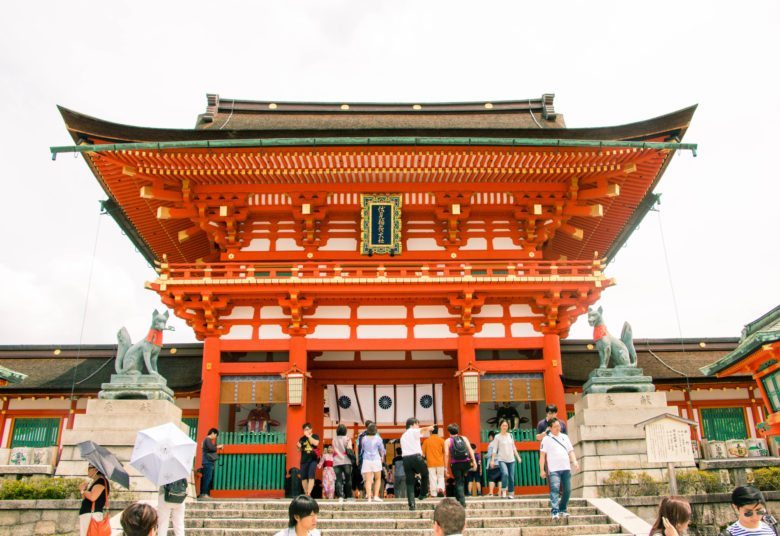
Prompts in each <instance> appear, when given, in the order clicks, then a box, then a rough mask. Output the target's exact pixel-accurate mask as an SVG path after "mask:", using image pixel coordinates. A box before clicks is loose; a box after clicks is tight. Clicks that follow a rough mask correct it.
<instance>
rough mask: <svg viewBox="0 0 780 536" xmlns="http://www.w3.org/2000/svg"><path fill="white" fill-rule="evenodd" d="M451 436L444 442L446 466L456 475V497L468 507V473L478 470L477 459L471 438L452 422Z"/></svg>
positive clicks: (449, 427) (448, 428)
mask: <svg viewBox="0 0 780 536" xmlns="http://www.w3.org/2000/svg"><path fill="white" fill-rule="evenodd" d="M447 431H448V432H449V434H450V437H449V438H447V441H445V442H444V467H445V469H446V470H448V471H451V472H452V476H453V477H455V497H456V498H457V499H458V502H459V503H460V504H462V505H463V507H464V508H465V507H466V492H465V487H466V475H467V474H468V472H469V471H470V470H476V468H477V459H476V457H475V456H474V450H473V449H472V448H471V443H470V442H469V439H468V438H467V437H465V436H462V435H460V428H459V427H458V425H457V424H455V423H452V424H450V425H449V426H447Z"/></svg>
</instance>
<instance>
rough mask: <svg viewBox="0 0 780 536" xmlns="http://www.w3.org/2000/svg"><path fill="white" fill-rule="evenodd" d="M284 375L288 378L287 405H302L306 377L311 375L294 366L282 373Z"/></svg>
mask: <svg viewBox="0 0 780 536" xmlns="http://www.w3.org/2000/svg"><path fill="white" fill-rule="evenodd" d="M282 376H284V377H285V379H286V380H287V405H289V406H302V405H303V394H304V392H305V389H306V377H307V376H311V375H310V374H308V373H306V372H302V371H300V370H298V368H297V367H295V366H293V368H291V369H290V370H288V371H287V372H284V373H282Z"/></svg>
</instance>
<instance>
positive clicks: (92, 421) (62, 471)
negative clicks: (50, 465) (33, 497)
mask: <svg viewBox="0 0 780 536" xmlns="http://www.w3.org/2000/svg"><path fill="white" fill-rule="evenodd" d="M73 417H75V420H74V422H73V429H72V430H63V431H62V456H61V457H60V463H59V464H58V465H57V473H56V474H57V476H63V477H74V478H86V475H87V462H86V461H85V460H83V459H82V458H81V456H80V454H79V448H78V444H79V443H81V442H82V441H88V440H91V441H94V442H95V443H98V444H100V445H101V446H103V447H106V448H107V449H108V450H110V451H111V452H112V453H114V455H115V456H116V457H117V458H118V459H119V461H120V462H122V464H123V465H124V467H125V469H126V470H127V472H128V473H129V474H130V491H132V492H133V498H134V499H153V498H156V497H157V491H158V489H157V487H156V486H154V484H152V483H151V482H149V480H147V479H146V478H144V477H143V476H141V474H140V473H139V472H138V471H136V470H135V468H134V467H132V466H131V465H130V456H131V454H132V452H133V447H134V446H135V438H136V435H137V434H138V432H139V431H140V430H144V429H146V428H151V427H153V426H158V425H160V424H165V423H168V422H172V423H174V424H175V425H176V426H178V427H179V428H181V429H182V431H184V432H185V433H186V432H187V431H188V430H189V427H188V426H187V425H186V424H184V423H182V422H181V409H180V408H179V407H177V406H176V405H175V404H173V403H172V402H169V401H167V400H98V399H91V400H88V401H87V412H86V413H85V414H79V415H71V418H73ZM120 491H125V490H124V489H123V488H122V487H120V486H119V485H117V484H115V485H114V488H113V490H112V495H113V494H114V493H116V492H120ZM113 497H114V498H116V495H113Z"/></svg>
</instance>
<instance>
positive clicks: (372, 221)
mask: <svg viewBox="0 0 780 536" xmlns="http://www.w3.org/2000/svg"><path fill="white" fill-rule="evenodd" d="M360 206H361V210H360V230H361V233H360V253H361V254H362V255H374V254H377V255H398V254H399V253H401V195H400V194H378V195H367V194H363V195H361V196H360Z"/></svg>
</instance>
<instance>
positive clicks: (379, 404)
mask: <svg viewBox="0 0 780 536" xmlns="http://www.w3.org/2000/svg"><path fill="white" fill-rule="evenodd" d="M396 405H397V400H396V395H395V386H394V385H377V386H376V405H375V407H374V413H375V414H376V419H375V420H376V422H377V423H378V424H395V412H396V410H397V409H398V408H397V407H396Z"/></svg>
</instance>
